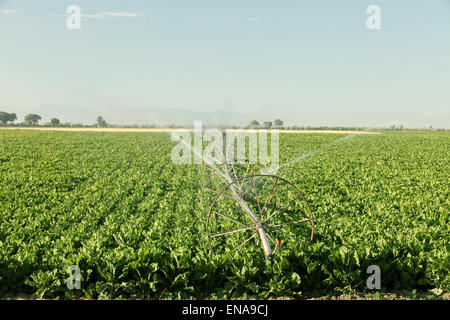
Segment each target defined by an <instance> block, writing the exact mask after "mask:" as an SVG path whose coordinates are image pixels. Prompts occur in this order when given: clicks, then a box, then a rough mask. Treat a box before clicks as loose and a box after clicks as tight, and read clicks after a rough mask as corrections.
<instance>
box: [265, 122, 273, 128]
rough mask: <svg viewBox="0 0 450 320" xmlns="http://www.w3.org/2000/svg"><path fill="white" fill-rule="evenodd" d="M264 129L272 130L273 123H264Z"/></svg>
mask: <svg viewBox="0 0 450 320" xmlns="http://www.w3.org/2000/svg"><path fill="white" fill-rule="evenodd" d="M263 128H264V129H270V128H272V121H264V123H263Z"/></svg>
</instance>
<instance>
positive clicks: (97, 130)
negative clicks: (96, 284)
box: [0, 127, 380, 134]
mask: <svg viewBox="0 0 450 320" xmlns="http://www.w3.org/2000/svg"><path fill="white" fill-rule="evenodd" d="M2 129H4V130H37V131H66V132H136V133H137V132H175V131H188V132H192V131H193V129H172V128H66V127H28V128H24V127H3V128H0V130H2ZM230 131H233V132H242V131H246V132H257V131H258V130H253V129H245V130H244V129H230ZM281 132H283V133H339V134H340V133H347V134H380V132H377V131H355V130H345V131H339V130H282V131H281Z"/></svg>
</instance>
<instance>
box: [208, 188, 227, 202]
mask: <svg viewBox="0 0 450 320" xmlns="http://www.w3.org/2000/svg"><path fill="white" fill-rule="evenodd" d="M205 190H208V191H211V192H214V193H216V194H221V193H220V192H219V191H216V190H214V189H211V188H208V187H205ZM222 195H224V196H225V197H228V198H230V199H232V200H234V198H233V197H232V196H230V195H228V194H224V193H222Z"/></svg>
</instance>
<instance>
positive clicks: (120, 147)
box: [0, 130, 450, 299]
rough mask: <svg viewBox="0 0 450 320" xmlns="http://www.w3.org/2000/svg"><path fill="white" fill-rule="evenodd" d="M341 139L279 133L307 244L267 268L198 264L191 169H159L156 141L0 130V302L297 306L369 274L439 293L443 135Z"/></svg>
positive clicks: (257, 256) (159, 139)
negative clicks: (376, 270)
mask: <svg viewBox="0 0 450 320" xmlns="http://www.w3.org/2000/svg"><path fill="white" fill-rule="evenodd" d="M342 137H343V135H336V134H281V135H280V157H281V159H280V160H281V163H282V164H283V163H287V162H289V161H292V160H293V159H296V158H300V159H301V160H299V161H297V162H294V163H292V164H291V165H289V166H286V167H283V168H282V169H280V171H279V172H278V175H279V176H281V177H283V178H286V179H288V180H289V181H291V182H292V183H293V184H294V185H296V186H297V187H298V188H299V189H300V190H301V191H302V192H303V193H304V195H305V198H306V200H307V201H308V203H309V204H310V206H311V210H312V211H313V213H314V218H315V230H314V242H313V243H312V244H311V245H310V246H308V245H305V244H304V243H303V242H302V241H298V242H294V243H293V244H292V245H291V247H290V248H289V250H281V251H280V252H279V253H278V254H277V255H276V257H275V258H274V259H273V261H271V262H269V261H267V260H266V259H265V257H264V254H263V253H262V251H261V248H260V246H256V245H249V246H246V247H245V250H238V251H232V250H228V251H227V250H224V251H221V252H218V253H216V254H215V255H212V254H211V251H210V248H209V245H208V242H207V239H206V216H207V215H206V213H205V210H204V209H203V207H202V206H201V205H200V204H201V198H202V183H201V181H202V179H201V178H200V177H201V175H202V167H201V166H199V165H176V164H174V163H172V161H171V157H170V155H171V149H172V146H173V144H174V143H173V142H171V141H170V136H169V135H168V134H164V133H86V132H31V131H9V130H1V131H0V219H1V224H0V296H11V295H16V294H19V293H29V294H35V295H36V296H37V297H47V298H54V297H65V298H71V297H82V296H83V297H88V298H99V299H107V298H113V299H120V298H148V299H180V298H240V297H246V296H258V297H260V298H267V297H277V296H289V297H296V298H302V297H307V296H309V295H315V294H330V293H339V292H351V291H364V290H366V279H367V276H368V275H367V274H366V272H365V271H366V269H367V267H368V266H370V265H378V266H379V267H380V270H381V279H382V280H381V284H382V289H384V290H400V289H418V290H421V289H424V290H425V289H430V288H440V289H444V290H448V289H449V287H450V276H449V270H450V259H449V253H448V251H449V238H450V236H449V235H450V233H449V207H450V203H449V197H448V195H449V175H448V172H449V171H450V170H449V169H450V166H449V159H450V139H449V138H450V136H449V134H448V133H446V132H441V133H430V132H428V133H425V132H423V133H420V132H418V133H404V132H397V133H392V132H390V133H385V134H381V135H367V136H355V137H352V138H350V139H344V140H342V142H341V143H333V141H336V139H339V138H342ZM314 150H317V152H316V153H314V155H313V156H309V157H302V155H304V154H308V153H309V152H311V151H314ZM292 236H293V237H295V234H294V235H292ZM280 237H281V235H280ZM72 265H75V266H78V267H79V269H80V272H81V289H80V290H76V289H74V290H71V289H69V288H68V287H67V285H66V281H67V278H68V277H69V276H70V275H69V274H68V273H67V268H68V267H69V266H72Z"/></svg>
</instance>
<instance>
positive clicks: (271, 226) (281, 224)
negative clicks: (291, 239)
mask: <svg viewBox="0 0 450 320" xmlns="http://www.w3.org/2000/svg"><path fill="white" fill-rule="evenodd" d="M310 220H312V218H306V219H301V220H297V221H290V222H286V223H280V224H275V225H268V227H270V228H278V227H281V226H287V225H289V224H294V223H302V222H306V221H310Z"/></svg>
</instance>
